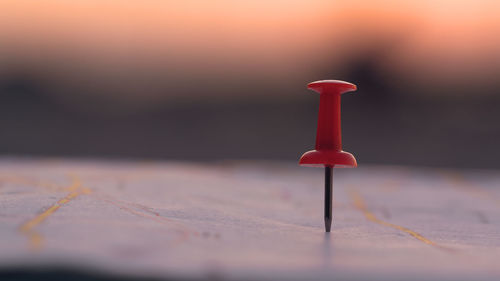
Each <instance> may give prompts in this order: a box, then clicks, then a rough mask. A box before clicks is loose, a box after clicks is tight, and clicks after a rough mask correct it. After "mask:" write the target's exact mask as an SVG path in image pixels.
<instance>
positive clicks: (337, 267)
mask: <svg viewBox="0 0 500 281" xmlns="http://www.w3.org/2000/svg"><path fill="white" fill-rule="evenodd" d="M0 183H1V185H0V238H1V240H0V267H1V268H9V267H12V266H56V265H58V266H60V265H64V266H69V267H73V268H77V269H89V270H92V269H99V270H101V271H104V272H110V273H120V274H125V275H131V276H141V275H147V276H157V277H167V278H168V277H186V278H212V277H221V278H228V279H245V280H247V279H253V278H255V279H271V280H272V279H285V278H286V279H297V280H300V279H325V280H331V279H370V280H373V279H380V280H387V279H391V280H402V279H414V280H422V279H449V280H478V279H490V280H498V279H500V268H499V267H498V265H497V264H498V258H500V189H499V183H500V174H499V173H498V172H496V171H461V172H457V171H453V170H437V169H411V168H402V167H378V166H372V167H365V168H358V169H336V170H335V171H334V226H333V232H332V233H331V234H329V235H327V234H325V233H324V225H323V218H322V215H323V209H322V208H323V170H322V169H315V168H301V167H297V166H296V164H295V163H289V164H287V163H256V162H253V163H249V162H246V163H244V162H238V163H236V162H231V163H229V162H228V163H217V164H203V165H202V164H189V163H138V162H102V161H65V160H16V159H4V160H1V161H0Z"/></svg>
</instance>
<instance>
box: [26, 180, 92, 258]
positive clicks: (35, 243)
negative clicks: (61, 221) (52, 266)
mask: <svg viewBox="0 0 500 281" xmlns="http://www.w3.org/2000/svg"><path fill="white" fill-rule="evenodd" d="M67 190H69V191H70V193H69V194H68V195H66V196H65V197H64V198H62V199H60V200H59V201H57V202H56V203H55V204H54V205H52V206H50V207H49V208H48V209H47V210H45V211H44V212H43V213H41V214H39V215H37V216H36V217H34V218H32V219H30V220H28V221H27V222H25V223H24V224H22V225H21V226H20V227H19V231H20V232H21V233H22V234H24V235H27V236H28V238H29V240H30V246H31V248H32V249H34V250H38V249H40V248H41V247H42V245H43V241H44V238H43V236H42V235H41V234H39V233H38V232H37V231H36V230H35V227H36V226H37V225H39V224H40V223H42V222H43V221H45V220H46V219H47V218H48V217H49V216H50V215H52V214H53V213H54V212H56V211H57V210H58V209H59V208H61V206H62V205H64V204H67V203H69V202H70V201H71V200H72V199H74V198H76V197H78V196H79V195H80V194H88V193H90V192H91V191H90V189H88V188H85V187H82V183H81V181H80V180H79V179H78V178H77V177H74V178H73V183H72V184H71V185H70V186H69V187H68V188H67Z"/></svg>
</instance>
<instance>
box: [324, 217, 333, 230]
mask: <svg viewBox="0 0 500 281" xmlns="http://www.w3.org/2000/svg"><path fill="white" fill-rule="evenodd" d="M331 229H332V221H331V220H328V219H325V231H326V232H330V230H331Z"/></svg>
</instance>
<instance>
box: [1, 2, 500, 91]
mask: <svg viewBox="0 0 500 281" xmlns="http://www.w3.org/2000/svg"><path fill="white" fill-rule="evenodd" d="M499 14H500V2H499V1H448V0H446V1H359V0H358V1H323V0H309V1H307V0H304V1H290V0H288V1H285V0H281V1H261V0H256V1H233V0H218V1H203V0H201V1H193V0H192V1H189V0H187V1H153V0H147V1H139V0H137V1H119V0H115V1H113V0H101V1H97V0H86V1H79V0H75V1H69V0H41V1H27V0H0V41H1V42H2V43H1V45H0V59H3V60H4V62H6V65H10V66H12V65H15V64H23V63H26V64H31V65H35V66H36V65H37V64H39V65H40V67H41V66H42V65H44V63H45V62H46V61H47V60H51V61H53V60H60V61H61V64H64V62H67V63H71V65H72V66H73V67H76V68H78V69H79V70H80V71H83V72H88V73H94V72H96V71H97V72H98V71H101V72H102V71H104V72H109V73H113V72H116V71H119V70H121V69H126V68H132V67H133V68H141V67H144V68H145V69H147V68H149V67H151V65H169V66H172V67H175V69H176V72H175V73H173V74H172V75H178V76H179V77H181V76H185V75H207V74H208V75H212V76H213V75H215V76H217V75H219V76H221V77H222V76H224V75H254V76H257V77H260V78H261V79H268V80H269V82H272V81H276V79H293V78H294V77H302V76H303V75H304V73H308V72H312V71H313V68H314V66H315V65H317V64H318V63H321V62H322V61H323V60H324V59H325V58H328V62H329V63H333V64H335V62H338V65H342V62H343V61H344V60H345V59H346V58H349V57H350V56H353V55H355V54H356V53H359V52H365V51H367V50H368V51H369V50H370V48H377V47H378V46H379V45H380V46H383V45H384V44H385V43H386V42H392V41H395V42H397V44H395V45H394V46H392V47H391V49H390V50H388V51H387V52H386V53H384V54H383V57H381V58H380V61H381V62H380V63H381V64H382V65H383V66H384V68H386V69H387V71H389V72H391V71H392V72H398V73H406V75H413V76H416V77H421V76H422V77H421V78H419V79H422V80H423V81H429V79H430V80H436V81H446V80H447V79H448V80H453V81H455V80H456V79H457V77H460V78H461V79H473V80H474V79H476V80H477V81H483V80H488V79H489V80H491V79H496V76H498V75H497V74H498V71H499V70H500V51H499V50H500V17H499ZM90 62H92V63H90ZM1 71H5V69H1V68H0V73H1ZM52 71H54V72H57V71H61V72H63V71H64V69H61V70H58V69H52Z"/></svg>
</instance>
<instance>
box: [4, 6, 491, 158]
mask: <svg viewBox="0 0 500 281" xmlns="http://www.w3.org/2000/svg"><path fill="white" fill-rule="evenodd" d="M499 14H500V2H499V1H495V0H484V1H451V0H440V1H416V0H411V1H356V0H355V1H352V0H350V1H323V0H307V1H305V0H300V1H299V0H297V1H293V0H289V1H284V0H280V1H260V0H254V1H231V0H212V1H201V0H187V1H168V0H165V1H153V0H147V1H139V0H137V1H120V0H115V1H111V0H101V1H96V0H87V1H63V0H43V1H26V0H0V128H1V135H0V155H3V156H35V157H37V156H50V157H53V156H54V157H92V158H94V157H97V158H120V159H121V158H123V159H159V160H186V161H218V160H226V159H255V160H283V161H297V160H298V158H299V157H300V155H301V154H302V153H303V152H305V151H306V150H309V149H312V148H313V146H314V139H315V131H316V117H317V109H318V102H319V96H318V95H317V94H314V93H313V92H311V91H308V90H307V89H306V84H307V83H308V82H311V81H314V80H322V79H340V80H346V81H349V82H352V83H355V84H357V85H358V91H357V92H354V93H351V94H347V95H344V96H343V112H342V117H343V119H342V122H343V142H344V149H345V150H346V151H350V152H353V153H354V154H355V155H356V157H357V159H358V162H359V163H360V165H363V164H375V163H376V164H398V165H399V164H401V165H425V166H450V167H470V168H500V163H499V161H497V159H498V158H499V157H500V149H499V147H498V145H499V143H500V107H499V106H500V90H499V89H500V88H499V87H500V75H499V74H500V17H499Z"/></svg>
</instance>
